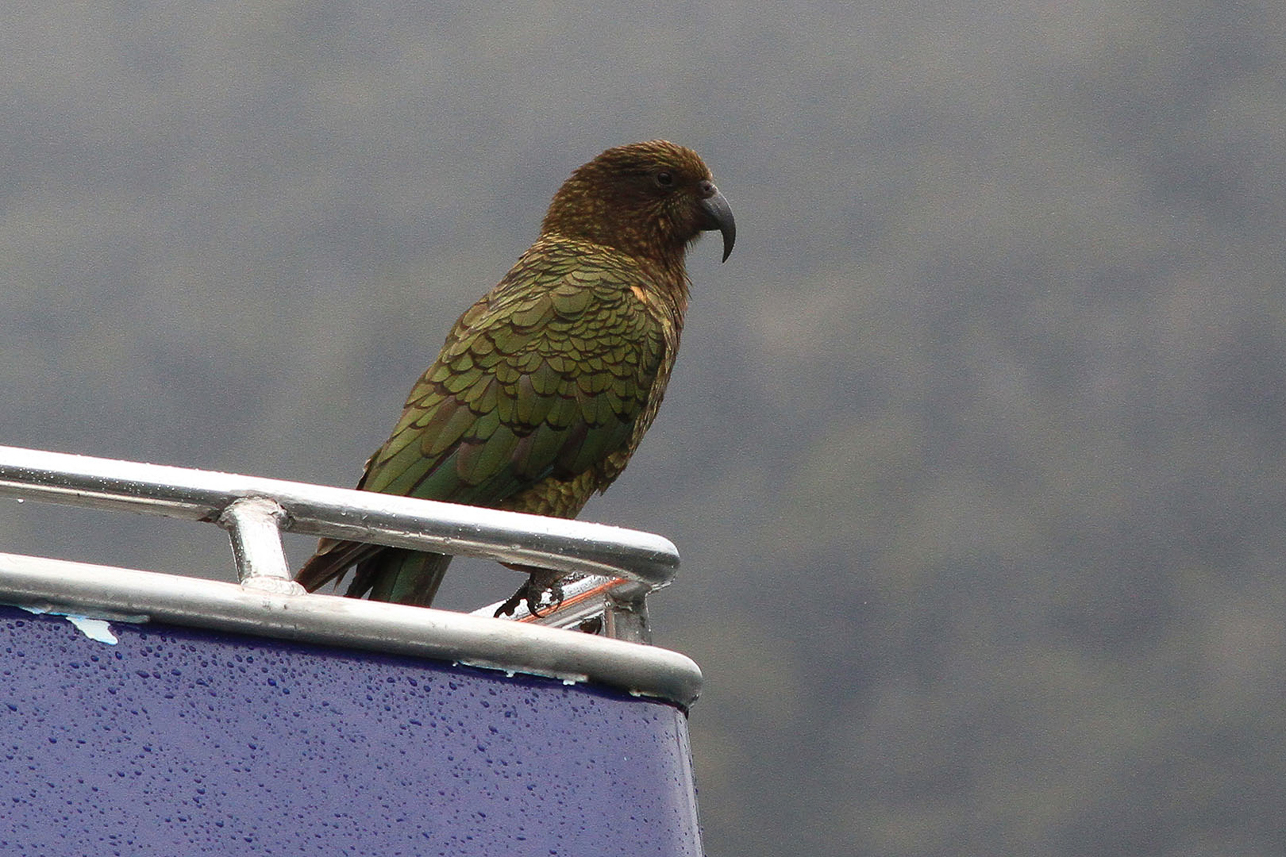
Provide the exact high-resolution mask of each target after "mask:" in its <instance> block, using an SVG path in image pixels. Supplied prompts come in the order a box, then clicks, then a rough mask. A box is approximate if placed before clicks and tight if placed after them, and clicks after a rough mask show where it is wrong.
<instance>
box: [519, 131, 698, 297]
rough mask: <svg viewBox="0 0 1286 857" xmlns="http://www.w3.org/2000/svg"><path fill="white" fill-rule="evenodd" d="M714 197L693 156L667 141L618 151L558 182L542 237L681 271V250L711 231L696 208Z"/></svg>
mask: <svg viewBox="0 0 1286 857" xmlns="http://www.w3.org/2000/svg"><path fill="white" fill-rule="evenodd" d="M714 192H717V191H716V189H715V188H714V185H713V183H712V182H711V177H710V169H709V168H708V167H707V166H706V165H705V162H704V161H702V160H701V158H700V156H699V155H697V153H696V152H694V151H692V150H691V149H688V148H685V147H683V146H679V145H677V144H675V143H670V142H668V141H666V140H649V141H648V142H645V143H632V144H630V145H628V146H618V147H616V148H614V149H608V150H607V151H606V152H603V153H602V154H601V155H599V156H598V157H597V158H595V159H594V160H592V161H590V162H589V163H587V164H585V165H584V166H582V167H580V168H579V169H577V170H576V171H575V172H574V173H572V175H571V177H570V178H569V179H567V181H566V182H564V183H563V186H562V187H561V188H559V189H558V193H556V194H555V195H554V199H553V202H551V203H550V205H549V212H548V213H547V214H546V215H545V220H544V223H542V224H541V235H545V236H554V235H558V236H562V237H565V238H575V239H579V240H582V241H591V242H593V243H595V244H602V245H605V246H607V247H611V248H613V249H616V250H619V251H621V252H623V253H627V254H629V255H631V256H635V257H637V258H639V259H641V260H645V261H651V262H654V263H659V264H660V266H661V267H663V268H664V269H666V270H667V271H678V272H681V271H682V268H683V253H684V250H685V249H686V247H687V245H688V244H689V243H690V242H691V241H693V240H694V239H695V238H696V237H697V235H698V234H700V232H701V231H702V230H704V229H709V228H711V227H710V225H709V222H708V219H709V218H708V215H707V214H706V213H705V211H704V210H703V209H702V207H701V202H702V201H703V200H705V199H707V198H709V197H710V196H711V194H712V193H714ZM680 275H681V273H680Z"/></svg>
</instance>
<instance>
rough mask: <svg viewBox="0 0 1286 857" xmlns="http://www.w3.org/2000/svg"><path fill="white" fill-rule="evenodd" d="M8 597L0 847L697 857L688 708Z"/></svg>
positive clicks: (2, 645)
mask: <svg viewBox="0 0 1286 857" xmlns="http://www.w3.org/2000/svg"><path fill="white" fill-rule="evenodd" d="M111 631H112V633H114V634H115V636H116V637H117V638H118V639H119V642H118V643H117V644H115V645H111V644H108V643H104V642H100V641H97V640H93V639H90V638H89V637H87V636H86V635H85V634H84V633H82V632H81V631H80V630H78V629H77V628H76V627H74V626H73V625H72V624H71V622H69V621H68V620H66V619H64V618H60V617H52V616H35V615H31V614H28V613H25V612H23V611H20V610H17V609H16V608H10V607H0V853H3V854H23V855H57V857H66V855H118V854H119V855H164V857H176V855H189V854H220V855H222V854H265V855H267V854H271V855H307V857H318V855H350V854H351V855H364V856H365V855H452V857H459V855H464V857H467V855H482V854H487V855H495V854H506V855H508V854H513V855H529V854H530V855H616V854H620V855H631V857H633V855H651V854H655V855H666V857H673V855H698V854H700V845H699V838H698V832H697V821H696V807H695V805H694V798H693V790H692V778H691V761H690V755H689V751H688V734H687V722H686V719H685V718H684V715H683V714H682V713H681V712H680V711H678V710H677V709H675V708H674V707H672V706H670V705H668V704H665V703H659V702H653V701H647V700H642V699H635V698H631V697H629V696H626V695H622V694H616V693H613V692H610V691H601V690H597V689H591V688H587V687H584V686H580V685H576V686H568V685H564V684H563V683H561V682H557V681H552V680H546V679H540V678H533V677H525V676H517V677H512V678H509V677H506V676H504V675H503V674H501V673H493V672H489V671H484V670H473V669H468V668H457V667H452V666H450V665H448V664H442V663H437V662H433V661H427V660H419V659H414V658H406V657H397V656H390V655H379V654H369V653H365V652H356V651H351V650H345V649H332V648H326V647H322V646H309V645H298V644H293V643H283V642H280V641H276V640H267V639H261V638H257V637H247V636H238V635H232V634H222V633H214V632H207V631H200V630H193V629H189V628H180V627H174V626H164V625H154V624H143V625H133V624H124V623H120V622H113V623H112V624H111Z"/></svg>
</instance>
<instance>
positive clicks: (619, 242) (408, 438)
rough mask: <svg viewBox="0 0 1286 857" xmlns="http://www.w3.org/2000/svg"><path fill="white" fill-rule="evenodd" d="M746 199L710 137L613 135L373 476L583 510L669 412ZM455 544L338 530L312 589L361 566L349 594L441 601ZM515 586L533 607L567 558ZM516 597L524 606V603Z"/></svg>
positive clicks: (323, 546) (518, 508) (419, 398)
mask: <svg viewBox="0 0 1286 857" xmlns="http://www.w3.org/2000/svg"><path fill="white" fill-rule="evenodd" d="M716 229H717V230H719V232H720V233H721V234H722V237H723V259H724V260H725V261H726V260H727V258H728V254H729V253H731V252H732V245H733V242H734V240H735V238H736V224H735V221H734V220H733V216H732V209H731V208H730V207H729V205H728V201H727V200H726V199H725V198H724V196H723V194H722V193H720V192H719V189H718V188H717V187H715V184H714V182H713V181H712V180H711V175H710V170H709V169H708V168H707V167H706V165H705V163H704V162H703V161H702V160H701V158H700V157H699V156H698V155H697V153H696V152H694V151H692V150H691V149H688V148H685V147H683V146H679V145H676V144H674V143H670V142H667V141H664V140H652V141H650V142H645V143H634V144H632V145H628V146H619V147H617V148H613V149H608V150H607V151H605V152H603V153H602V154H601V155H599V156H598V157H596V158H594V159H593V160H592V161H590V162H589V163H587V164H585V165H584V166H582V167H580V168H579V169H577V170H576V171H574V172H573V173H572V175H571V177H570V178H568V179H567V181H566V182H564V183H563V185H562V187H560V188H559V189H558V192H557V193H556V194H554V198H553V201H552V202H551V203H550V205H549V210H548V212H547V213H546V214H545V219H544V221H543V222H542V223H541V228H540V237H539V238H537V239H536V242H535V243H534V244H532V245H531V247H530V248H529V249H528V250H527V252H525V253H523V255H522V257H521V258H519V260H518V262H517V264H515V265H514V267H513V269H512V270H510V271H509V273H508V274H506V275H505V277H504V279H502V280H501V281H500V283H499V284H498V285H497V286H496V287H495V288H493V289H492V290H491V291H490V292H488V293H487V294H486V295H484V296H483V297H482V298H481V299H480V300H479V301H478V302H477V303H475V304H474V305H473V306H471V307H469V309H467V310H466V311H465V313H464V315H462V316H460V319H459V320H458V321H457V322H456V323H455V326H454V327H452V328H451V332H450V334H448V336H447V339H446V344H445V345H443V347H442V352H441V353H440V354H439V355H438V358H437V360H436V361H435V362H434V363H433V365H432V366H430V367H429V368H428V370H427V371H425V373H424V374H423V375H422V376H421V377H420V379H419V380H418V381H417V382H416V383H415V386H414V387H413V388H412V389H411V394H410V395H409V396H408V397H407V400H406V405H405V407H404V409H403V411H402V417H401V419H400V420H398V422H397V425H396V426H395V427H394V428H393V434H392V436H391V437H389V439H388V441H386V442H385V444H384V445H383V446H382V447H380V449H379V450H378V451H377V452H376V453H375V454H374V455H372V456H371V458H370V460H369V461H367V462H366V471H365V473H364V474H363V475H362V479H361V481H360V482H359V483H358V485H357V487H358V488H359V489H362V490H365V491H380V492H383V493H386V494H399V495H404V496H408V497H419V498H421V499H426V500H441V501H446V502H450V503H465V504H469V505H474V506H488V507H492V508H497V509H506V510H509V511H514V512H527V513H531V514H537V515H551V516H555V517H564V518H573V517H575V516H576V515H577V514H578V513H579V512H580V510H581V507H583V506H584V505H585V502H586V501H587V500H588V499H589V498H590V496H591V495H592V494H593V493H594V492H595V491H604V490H606V489H607V486H608V485H610V484H611V483H612V481H613V480H614V479H616V477H617V476H619V475H620V473H621V471H622V470H624V469H625V465H626V463H627V462H628V461H629V460H630V456H631V455H632V454H633V453H634V450H635V449H637V448H638V445H639V441H640V440H642V438H643V433H644V432H646V431H647V429H648V426H650V425H651V424H652V420H653V418H654V417H655V416H656V412H657V408H658V407H660V405H661V397H662V396H663V395H664V394H665V387H666V383H667V382H668V381H669V378H670V370H671V369H672V368H673V367H674V358H675V355H676V353H677V352H678V349H679V334H680V333H681V332H682V330H683V316H684V312H685V310H686V309H687V305H688V288H689V280H688V275H687V271H686V269H685V268H684V254H685V253H686V251H687V248H688V245H690V244H691V243H692V242H693V241H694V240H696V238H697V237H698V236H699V235H700V234H701V233H702V232H705V231H708V230H716ZM450 561H451V557H450V556H448V555H445V554H436V553H426V552H420V551H412V550H406V549H402V548H392V547H383V546H380V545H371V544H364V543H362V542H353V541H342V540H337V539H322V540H321V543H320V544H319V545H318V547H317V552H316V553H315V554H314V555H313V556H312V557H311V558H310V559H309V560H308V561H307V562H306V563H304V565H303V567H302V568H300V570H299V572H298V573H297V575H296V580H298V581H299V582H300V583H301V584H302V585H303V586H304V587H305V588H307V589H308V590H310V591H312V590H316V589H317V588H319V587H321V586H323V585H324V584H326V583H328V582H330V581H332V580H338V579H339V578H340V577H342V576H343V574H344V573H345V571H346V570H347V569H348V568H349V567H350V566H356V569H355V572H354V576H353V580H352V582H351V584H350V585H349V587H348V591H347V593H346V594H347V595H348V596H350V597H353V598H360V597H362V596H363V595H366V594H368V593H369V596H370V598H372V599H374V600H377V601H392V602H397V603H402V604H416V605H421V606H428V605H430V604H431V603H432V601H433V597H434V595H435V594H436V593H437V590H438V585H439V584H440V583H441V581H442V576H443V574H444V573H445V572H446V568H447V565H448V564H449V563H450ZM520 570H523V571H527V572H529V574H530V576H529V579H528V581H527V583H526V584H524V587H523V588H522V589H519V591H518V592H517V593H516V594H515V595H514V597H513V598H511V599H510V600H509V601H508V602H506V605H505V608H502V609H504V610H505V612H512V610H513V607H514V606H516V605H517V604H518V603H519V602H520V601H521V600H524V599H525V600H526V601H527V604H528V605H529V606H530V607H531V608H532V610H533V611H535V609H536V605H537V604H538V603H539V601H540V600H541V599H542V598H543V595H544V593H545V592H546V591H547V590H554V591H555V592H556V591H557V582H558V580H559V579H560V578H561V577H562V575H561V574H559V573H556V572H542V571H540V570H537V569H531V568H522V569H520ZM506 608H507V609H506Z"/></svg>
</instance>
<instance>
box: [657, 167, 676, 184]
mask: <svg viewBox="0 0 1286 857" xmlns="http://www.w3.org/2000/svg"><path fill="white" fill-rule="evenodd" d="M656 183H657V184H659V185H660V186H661V187H669V186H670V185H672V184H674V175H673V174H671V173H670V172H669V171H668V170H661V172H659V173H657V174H656Z"/></svg>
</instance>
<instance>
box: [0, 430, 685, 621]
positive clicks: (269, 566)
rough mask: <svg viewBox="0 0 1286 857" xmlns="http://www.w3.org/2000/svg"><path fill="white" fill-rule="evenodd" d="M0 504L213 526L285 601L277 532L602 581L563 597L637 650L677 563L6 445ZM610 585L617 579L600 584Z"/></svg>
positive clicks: (263, 484)
mask: <svg viewBox="0 0 1286 857" xmlns="http://www.w3.org/2000/svg"><path fill="white" fill-rule="evenodd" d="M0 496H14V497H21V498H27V499H39V500H46V501H49V502H55V503H64V504H70V505H77V506H87V507H91V508H99V509H118V510H130V511H135V512H142V513H146V514H155V515H164V516H167V517H171V518H181V519H186V520H193V521H209V522H215V523H218V524H219V525H220V526H223V527H224V528H225V529H227V530H229V532H230V534H231V536H232V542H233V551H234V554H235V556H236V559H237V565H238V574H239V579H240V580H241V582H242V584H243V585H244V586H247V587H250V588H255V589H261V590H268V591H275V592H280V593H282V594H290V593H292V592H296V591H301V590H299V588H298V585H297V584H294V583H292V582H290V581H289V571H288V568H287V566H286V560H285V555H284V553H283V551H282V547H281V539H280V532H281V531H283V530H284V531H289V532H295V533H303V534H306V535H315V536H327V537H331V538H339V539H350V540H354V541H364V542H371V543H375V544H382V545H390V546H392V547H400V548H411V549H415V550H429V551H435V552H439V553H448V554H455V555H461V556H474V557H483V558H486V559H492V560H496V561H498V562H506V563H515V564H521V565H531V566H537V567H540V568H548V569H554V570H557V571H565V572H568V573H572V574H583V575H593V576H595V577H596V578H605V579H598V580H591V581H590V582H589V583H588V584H586V583H581V584H573V587H574V588H575V587H578V588H575V592H572V591H571V590H570V589H569V593H568V594H569V595H579V594H580V591H581V590H582V589H585V588H587V587H588V588H594V587H599V588H600V592H601V593H602V594H603V597H604V602H603V603H605V604H606V609H607V610H608V612H609V614H613V615H610V616H608V617H606V619H605V622H606V624H607V625H608V626H610V627H609V629H608V632H609V633H610V634H611V635H612V636H617V637H619V638H622V639H631V640H637V641H642V640H645V639H646V636H647V623H646V613H645V608H644V605H643V599H644V596H645V595H646V594H647V593H648V592H650V591H652V590H655V589H657V588H659V587H661V586H665V585H666V584H667V583H669V582H670V580H671V579H672V578H673V576H674V573H675V571H676V570H677V569H678V564H679V555H678V551H677V550H676V549H675V547H674V545H673V544H672V543H671V542H670V541H669V540H667V539H664V538H662V537H660V536H657V535H652V534H651V533H643V532H639V531H636V530H628V529H622V528H620V527H612V526H607V525H604V524H593V523H588V522H583V521H571V520H564V519H561V518H547V517H542V516H538V515H525V514H519V513H517V512H503V511H499V510H495V509H484V508H479V507H476V506H462V505H458V504H454V503H439V502H435V501H431V500H417V499H412V498H409V497H395V496H390V495H387V494H378V493H374V492H369V491H356V490H352V489H346V488H333V487H328V486H322V485H310V484H307V483H302V482H288V481H284V480H278V479H264V478H260V477H254V476H242V475H238V474H231V473H218V472H213V471H205V470H193V469H189V468H182V467H170V466H164V465H156V464H143V463H140V462H133V461H120V460H115V459H106V458H94V457H90V456H83V455H69V454H65V453H57V452H45V451H41V450H33V449H20V448H17V447H8V446H0ZM616 578H625V580H624V581H616V582H615V583H613V584H612V585H610V586H606V584H607V583H608V582H609V581H612V580H614V579H616ZM564 600H565V601H566V600H567V598H565V599H564ZM569 606H574V605H569ZM488 609H494V608H488ZM579 609H580V613H575V614H573V613H570V612H569V613H562V612H561V611H560V612H559V616H558V617H557V618H556V619H551V618H550V617H547V616H543V615H542V616H541V617H530V616H526V615H525V613H520V614H519V618H526V619H527V620H528V621H530V620H531V619H533V618H535V619H537V620H538V621H541V622H544V623H547V624H557V625H569V624H574V623H575V622H577V621H581V620H582V619H583V618H584V616H583V615H581V614H583V613H584V608H583V607H582V608H579Z"/></svg>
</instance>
